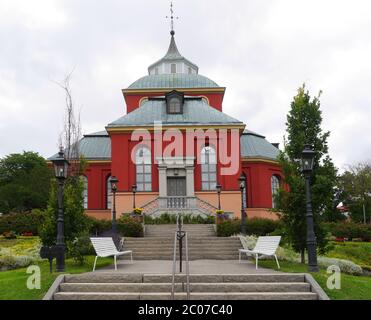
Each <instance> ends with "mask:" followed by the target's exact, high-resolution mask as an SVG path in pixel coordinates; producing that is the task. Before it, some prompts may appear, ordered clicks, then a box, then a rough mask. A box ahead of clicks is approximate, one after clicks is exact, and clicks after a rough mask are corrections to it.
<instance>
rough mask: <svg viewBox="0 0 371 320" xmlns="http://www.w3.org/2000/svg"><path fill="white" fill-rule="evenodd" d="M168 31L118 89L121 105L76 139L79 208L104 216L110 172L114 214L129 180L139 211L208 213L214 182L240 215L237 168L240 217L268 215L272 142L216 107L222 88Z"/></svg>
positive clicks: (274, 179)
mask: <svg viewBox="0 0 371 320" xmlns="http://www.w3.org/2000/svg"><path fill="white" fill-rule="evenodd" d="M174 34H175V33H174V31H172V32H171V41H170V46H169V49H168V51H167V53H166V55H165V56H164V57H163V58H162V59H161V60H159V61H157V62H155V63H154V64H152V65H151V66H149V68H148V75H147V76H145V77H143V78H141V79H139V80H137V81H135V82H134V83H133V84H131V85H130V86H129V87H128V88H127V89H124V90H122V92H123V96H124V99H125V103H126V106H127V113H126V114H125V115H123V116H122V117H121V118H119V119H117V120H115V121H113V122H112V123H110V124H108V125H107V126H106V127H105V130H103V131H101V132H97V133H92V134H87V135H85V136H84V137H83V139H82V140H81V141H80V143H79V151H80V154H81V155H83V156H84V157H85V158H86V160H87V162H88V166H87V169H86V173H85V175H84V177H83V178H84V181H85V188H86V190H85V194H84V197H85V203H84V204H85V208H86V210H87V213H88V214H89V215H90V216H94V217H96V218H100V219H110V218H111V190H110V183H109V179H110V177H111V176H115V177H117V179H118V180H119V182H118V184H117V187H118V191H117V194H116V209H117V214H118V215H120V214H123V213H128V212H131V211H132V210H133V192H132V191H133V190H132V188H133V186H134V185H135V186H136V189H137V192H136V196H135V202H136V207H141V208H143V210H144V212H145V214H146V215H159V214H161V213H165V212H168V213H178V212H180V211H182V212H187V213H192V214H195V215H203V216H205V215H210V214H215V211H216V209H217V207H218V194H217V192H216V187H217V185H220V186H221V190H222V191H221V208H222V209H223V210H224V211H225V212H226V213H229V214H230V215H231V216H232V217H240V215H241V191H240V183H239V178H240V176H241V175H243V176H245V178H246V187H245V189H244V192H243V202H244V205H245V206H246V209H247V215H248V217H249V218H252V217H264V218H272V219H274V218H276V216H275V215H274V214H273V213H271V208H272V207H274V201H273V195H274V193H275V192H276V191H277V189H278V187H279V183H280V179H281V178H282V171H281V169H280V167H279V165H278V162H277V156H278V153H279V150H278V146H277V145H273V144H271V143H269V142H268V141H267V140H266V139H265V137H264V136H263V135H260V134H257V133H255V132H253V131H250V130H249V128H246V125H245V124H244V123H243V122H241V121H239V120H238V119H234V118H233V117H230V116H229V115H227V114H226V113H224V112H223V98H224V94H225V90H226V88H225V87H220V86H219V85H217V84H216V83H215V82H214V81H212V80H210V79H209V78H207V77H205V76H202V75H200V74H199V69H198V66H197V65H195V64H194V63H192V62H191V61H189V60H187V59H186V58H184V57H183V56H182V55H181V54H180V53H179V51H178V48H177V46H176V43H175V38H174Z"/></svg>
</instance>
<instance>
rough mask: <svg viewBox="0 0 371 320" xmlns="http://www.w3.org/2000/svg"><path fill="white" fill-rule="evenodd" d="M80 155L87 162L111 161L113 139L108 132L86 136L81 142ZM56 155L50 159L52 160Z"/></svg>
mask: <svg viewBox="0 0 371 320" xmlns="http://www.w3.org/2000/svg"><path fill="white" fill-rule="evenodd" d="M79 154H80V155H82V156H84V157H85V159H87V160H110V159H111V138H110V137H109V135H108V133H107V131H101V132H96V133H92V134H89V135H85V136H84V137H83V138H82V139H81V140H80V141H79ZM55 156H56V155H54V156H52V157H50V158H49V159H48V160H51V159H53V158H54V157H55Z"/></svg>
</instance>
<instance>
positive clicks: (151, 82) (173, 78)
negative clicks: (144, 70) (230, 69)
mask: <svg viewBox="0 0 371 320" xmlns="http://www.w3.org/2000/svg"><path fill="white" fill-rule="evenodd" d="M217 87H219V86H218V85H217V84H216V83H215V82H214V81H212V80H210V79H209V78H206V77H204V76H202V75H199V74H184V73H172V74H158V75H150V76H146V77H143V78H140V79H139V80H137V81H135V82H134V83H133V84H132V85H130V86H129V88H128V89H165V88H166V89H176V88H178V89H179V88H217Z"/></svg>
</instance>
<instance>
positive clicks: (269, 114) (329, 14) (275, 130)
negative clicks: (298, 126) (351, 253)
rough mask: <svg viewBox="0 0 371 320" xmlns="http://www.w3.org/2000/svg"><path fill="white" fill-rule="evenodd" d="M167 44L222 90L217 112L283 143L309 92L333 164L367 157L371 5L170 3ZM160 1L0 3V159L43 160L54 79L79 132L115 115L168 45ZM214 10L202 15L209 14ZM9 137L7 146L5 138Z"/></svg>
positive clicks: (370, 151) (342, 0) (57, 124)
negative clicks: (317, 101)
mask: <svg viewBox="0 0 371 320" xmlns="http://www.w3.org/2000/svg"><path fill="white" fill-rule="evenodd" d="M174 5H175V9H176V14H177V15H179V16H180V19H179V20H178V21H177V22H176V40H177V44H178V47H179V49H180V51H181V53H182V54H183V55H184V56H186V57H187V58H189V59H190V60H191V61H193V62H195V63H196V64H198V65H199V67H200V73H201V74H203V75H206V76H208V77H210V78H211V79H213V80H215V81H216V82H217V83H218V84H219V85H221V86H226V87H227V92H226V96H225V100H224V110H225V112H226V113H228V114H230V115H231V116H234V117H236V118H238V119H240V120H242V121H244V122H245V123H246V124H247V127H248V128H249V129H250V130H253V131H257V132H259V133H261V134H263V135H266V136H267V138H268V139H269V140H270V141H272V142H282V137H283V135H284V134H285V121H286V114H287V112H288V110H289V107H290V102H291V101H292V97H293V96H294V95H295V94H296V90H297V88H298V87H299V86H300V85H301V84H302V83H303V82H306V83H307V87H308V89H309V90H310V92H311V93H312V94H313V95H316V94H317V93H318V91H319V90H323V91H324V93H323V95H322V97H321V101H322V110H323V117H324V122H323V127H324V130H326V131H327V130H330V131H331V132H332V134H331V137H330V140H329V143H330V152H331V156H332V157H333V159H334V161H335V163H336V164H337V165H338V166H339V167H342V166H343V165H344V164H348V163H354V162H357V161H362V160H364V159H367V158H370V155H371V138H370V137H371V135H369V134H368V131H369V119H370V118H371V108H370V104H371V97H370V94H369V85H370V83H371V60H370V58H369V57H370V56H371V20H370V19H369V12H370V9H371V3H370V2H369V1H367V0H355V1H352V2H351V1H348V0H338V1H335V0H327V1H323V0H311V1H309V0H297V1H292V0H270V1H261V0H250V1H243V0H234V1H233V2H226V1H224V0H213V1H211V0H208V1H206V0H204V1H196V0H177V1H175V3H174ZM168 6H169V1H167V0H161V1H153V0H138V1H135V2H134V1H121V0H107V1H99V0H79V1H76V0H44V1H43V0H34V1H27V0H23V1H21V0H1V11H0V42H1V43H2V50H1V51H0V139H1V144H0V156H3V155H5V154H8V153H11V152H20V151H22V150H23V149H31V150H35V151H39V152H40V153H41V154H42V155H44V156H48V155H50V154H53V153H54V151H55V149H56V145H57V140H58V132H59V131H60V128H61V126H62V118H63V107H64V105H63V103H64V99H63V92H62V91H61V90H60V89H59V88H58V87H57V86H56V85H55V84H53V83H52V82H51V81H50V80H62V79H63V77H64V75H65V74H66V73H68V72H69V71H71V70H72V69H73V68H74V67H75V72H74V75H73V80H72V88H73V94H74V97H75V100H76V103H77V105H78V106H82V111H81V115H82V122H83V123H82V124H83V129H84V132H85V133H87V132H93V131H99V130H102V129H103V128H104V127H105V125H106V124H107V123H109V122H111V121H113V120H115V119H117V118H118V117H120V116H122V115H123V114H124V111H125V104H124V100H123V97H122V93H121V89H122V88H124V87H127V86H129V85H130V84H131V83H132V82H134V81H135V80H137V79H138V78H140V77H142V76H144V75H146V72H147V67H148V65H149V64H151V63H152V62H154V61H156V60H157V59H159V58H161V56H163V55H164V54H165V52H166V50H167V46H168V43H169V33H168V32H169V30H168V21H166V20H165V16H166V15H168ZM211 8H212V10H211ZM7 136H11V137H12V139H4V138H3V137H7Z"/></svg>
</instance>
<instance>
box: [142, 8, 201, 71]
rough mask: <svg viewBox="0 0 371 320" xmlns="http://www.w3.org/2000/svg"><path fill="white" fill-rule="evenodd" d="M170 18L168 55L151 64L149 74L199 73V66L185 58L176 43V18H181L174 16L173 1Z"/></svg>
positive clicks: (168, 17)
mask: <svg viewBox="0 0 371 320" xmlns="http://www.w3.org/2000/svg"><path fill="white" fill-rule="evenodd" d="M166 18H167V19H170V35H171V39H170V45H169V49H168V51H167V53H166V55H165V56H164V57H163V58H162V59H161V60H159V61H157V62H155V63H154V64H152V65H150V66H149V68H148V73H149V75H160V74H177V73H183V74H198V66H197V65H195V64H194V63H192V62H191V61H189V60H187V59H186V58H184V57H183V56H182V55H181V54H180V52H179V50H178V47H177V45H176V43H175V37H174V36H175V30H174V19H179V18H178V17H175V16H174V6H173V2H172V1H171V4H170V16H167V17H166Z"/></svg>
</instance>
